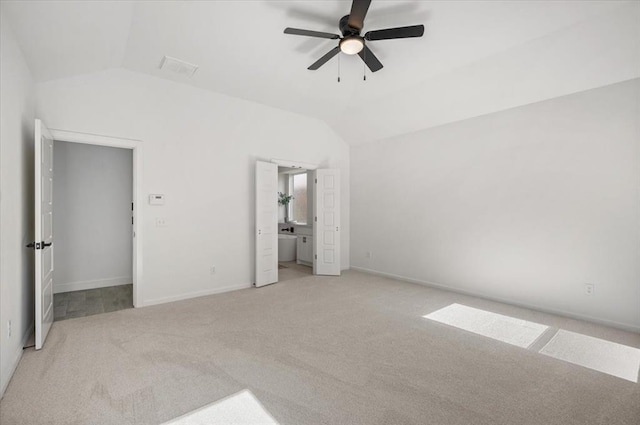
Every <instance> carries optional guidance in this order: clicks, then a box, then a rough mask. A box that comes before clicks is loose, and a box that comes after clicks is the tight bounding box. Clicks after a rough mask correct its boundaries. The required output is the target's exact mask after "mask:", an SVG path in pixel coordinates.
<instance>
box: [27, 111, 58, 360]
mask: <svg viewBox="0 0 640 425" xmlns="http://www.w3.org/2000/svg"><path fill="white" fill-rule="evenodd" d="M35 125H36V128H35V242H33V243H31V244H29V246H30V247H31V248H33V249H34V253H35V273H36V276H35V283H36V285H35V300H36V308H35V312H36V317H35V325H36V350H39V349H41V348H42V346H43V345H44V340H45V339H46V338H47V334H48V333H49V329H51V325H52V324H53V138H52V137H51V133H49V130H47V128H46V127H45V126H44V124H43V123H42V121H40V120H38V119H36V123H35Z"/></svg>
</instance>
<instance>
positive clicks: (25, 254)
mask: <svg viewBox="0 0 640 425" xmlns="http://www.w3.org/2000/svg"><path fill="white" fill-rule="evenodd" d="M0 16H1V19H2V22H1V25H0V192H1V198H0V396H1V395H2V394H4V390H5V389H6V387H7V385H8V383H9V380H10V379H11V375H12V374H13V371H14V369H15V367H16V366H17V364H18V361H19V360H20V356H21V355H22V347H23V345H24V343H25V336H28V334H29V333H30V331H31V329H32V325H33V251H31V250H29V249H26V248H25V245H26V244H27V243H29V242H31V240H32V238H33V229H32V227H33V225H32V220H33V205H32V204H33V201H32V200H33V129H34V111H35V97H34V90H33V81H32V78H31V73H30V71H29V68H28V67H27V64H26V62H25V60H24V57H23V56H22V52H21V51H20V48H19V47H18V45H17V44H16V42H15V39H14V36H13V33H12V32H11V29H10V28H9V23H8V21H7V20H6V17H5V15H4V13H2V10H0ZM9 320H11V328H12V333H11V337H9V336H8V329H7V322H8V321H9Z"/></svg>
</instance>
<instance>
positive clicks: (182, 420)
mask: <svg viewBox="0 0 640 425" xmlns="http://www.w3.org/2000/svg"><path fill="white" fill-rule="evenodd" d="M209 424H265V425H267V424H268V425H278V422H276V420H275V419H273V418H272V417H271V415H270V414H269V412H267V411H266V409H265V408H264V407H263V406H262V404H260V402H259V401H258V399H256V397H255V396H254V395H253V394H252V393H251V391H249V390H244V391H241V392H239V393H237V394H234V395H231V396H229V397H226V398H223V399H222V400H218V401H216V402H214V403H211V404H208V405H206V406H204V407H201V408H199V409H196V410H194V411H192V412H189V413H187V414H186V415H182V416H180V417H178V418H175V419H173V420H171V421H169V422H165V424H164V425H209Z"/></svg>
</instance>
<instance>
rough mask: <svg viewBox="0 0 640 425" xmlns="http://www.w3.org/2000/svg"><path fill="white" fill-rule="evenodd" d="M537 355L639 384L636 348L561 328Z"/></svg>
mask: <svg viewBox="0 0 640 425" xmlns="http://www.w3.org/2000/svg"><path fill="white" fill-rule="evenodd" d="M540 353H541V354H544V355H546V356H550V357H553V358H556V359H560V360H564V361H566V362H569V363H573V364H576V365H579V366H584V367H587V368H589V369H593V370H597V371H598V372H603V373H606V374H608V375H612V376H616V377H618V378H622V379H626V380H627V381H631V382H636V383H637V382H638V369H640V349H637V348H633V347H628V346H626V345H622V344H617V343H615V342H610V341H605V340H604V339H599V338H594V337H591V336H587V335H582V334H578V333H575V332H569V331H565V330H562V329H561V330H559V331H558V333H557V334H556V335H555V336H554V337H553V338H551V341H549V342H548V343H547V345H545V346H544V347H543V348H542V350H540Z"/></svg>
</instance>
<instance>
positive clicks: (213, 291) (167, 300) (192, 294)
mask: <svg viewBox="0 0 640 425" xmlns="http://www.w3.org/2000/svg"><path fill="white" fill-rule="evenodd" d="M252 286H253V285H252V284H250V283H241V284H238V285H229V286H223V287H221V288H213V289H207V290H206V291H196V292H189V293H187V294H182V295H174V296H171V297H162V298H154V299H151V300H145V301H144V302H143V304H142V306H143V307H148V306H152V305H158V304H166V303H171V302H174V301H183V300H188V299H191V298H198V297H205V296H207V295H214V294H221V293H224V292H231V291H237V290H239V289H249V288H251V287H252Z"/></svg>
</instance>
